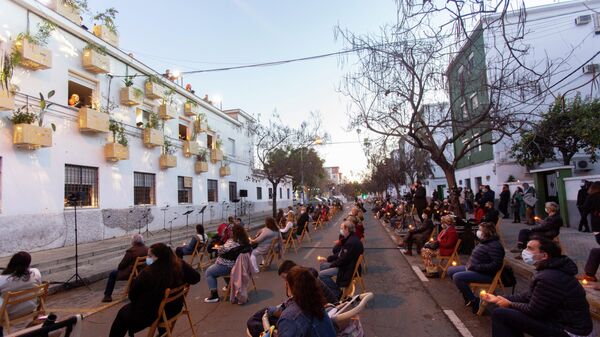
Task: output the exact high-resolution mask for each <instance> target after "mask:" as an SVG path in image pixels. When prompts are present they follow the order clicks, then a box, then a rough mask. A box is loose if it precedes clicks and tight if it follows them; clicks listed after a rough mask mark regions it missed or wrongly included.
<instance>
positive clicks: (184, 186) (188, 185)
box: [177, 177, 192, 204]
mask: <svg viewBox="0 0 600 337" xmlns="http://www.w3.org/2000/svg"><path fill="white" fill-rule="evenodd" d="M177 201H178V202H179V203H180V204H191V203H192V177H177Z"/></svg>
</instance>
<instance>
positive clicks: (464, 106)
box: [460, 102, 469, 119]
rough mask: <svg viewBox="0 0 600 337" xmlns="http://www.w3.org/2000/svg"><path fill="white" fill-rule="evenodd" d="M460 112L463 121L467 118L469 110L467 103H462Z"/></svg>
mask: <svg viewBox="0 0 600 337" xmlns="http://www.w3.org/2000/svg"><path fill="white" fill-rule="evenodd" d="M460 110H461V112H462V116H463V119H467V118H469V108H467V102H463V103H462V104H461V105H460Z"/></svg>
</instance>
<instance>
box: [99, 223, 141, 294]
mask: <svg viewBox="0 0 600 337" xmlns="http://www.w3.org/2000/svg"><path fill="white" fill-rule="evenodd" d="M147 254H148V247H146V245H145V244H144V237H143V236H142V235H140V234H134V235H133V236H132V237H131V247H129V248H127V250H126V251H125V256H123V259H121V262H119V266H118V267H117V269H115V270H113V271H111V272H110V274H109V275H108V280H107V281H106V289H105V290H104V298H103V299H102V302H112V293H113V290H114V289H115V284H116V283H117V281H124V280H127V279H129V274H131V270H132V269H133V265H134V264H135V261H136V260H137V258H138V257H142V256H146V255H147Z"/></svg>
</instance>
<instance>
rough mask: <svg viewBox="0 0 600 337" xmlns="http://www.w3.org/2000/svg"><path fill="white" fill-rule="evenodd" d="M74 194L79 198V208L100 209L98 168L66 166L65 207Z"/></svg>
mask: <svg viewBox="0 0 600 337" xmlns="http://www.w3.org/2000/svg"><path fill="white" fill-rule="evenodd" d="M73 194H75V195H78V196H79V199H80V200H79V202H78V203H77V206H87V207H98V168H97V167H87V166H78V165H65V196H64V197H65V198H64V205H65V206H69V199H68V198H69V196H70V195H73Z"/></svg>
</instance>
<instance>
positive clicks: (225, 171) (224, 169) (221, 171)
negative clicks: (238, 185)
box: [219, 166, 231, 177]
mask: <svg viewBox="0 0 600 337" xmlns="http://www.w3.org/2000/svg"><path fill="white" fill-rule="evenodd" d="M219 174H220V175H221V177H226V176H228V175H231V167H229V166H221V168H220V169H219Z"/></svg>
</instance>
